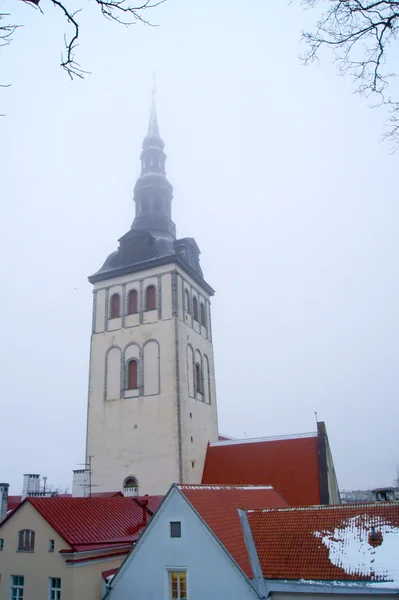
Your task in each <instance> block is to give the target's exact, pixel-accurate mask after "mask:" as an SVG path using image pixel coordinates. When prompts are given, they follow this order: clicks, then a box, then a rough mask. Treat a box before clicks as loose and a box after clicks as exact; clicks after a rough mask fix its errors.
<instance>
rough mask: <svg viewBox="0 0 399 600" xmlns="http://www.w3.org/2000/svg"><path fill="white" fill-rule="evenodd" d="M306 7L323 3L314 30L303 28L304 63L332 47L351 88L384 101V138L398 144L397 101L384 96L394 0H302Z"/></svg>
mask: <svg viewBox="0 0 399 600" xmlns="http://www.w3.org/2000/svg"><path fill="white" fill-rule="evenodd" d="M302 3H303V5H304V6H305V7H306V8H313V7H315V6H316V5H319V4H325V5H326V6H327V8H326V10H325V12H324V13H323V14H322V15H321V17H320V19H319V20H318V22H317V23H316V28H315V31H313V32H303V34H302V38H303V40H304V41H305V43H306V45H307V50H306V52H305V53H304V54H303V56H302V59H303V61H304V63H305V64H308V63H311V62H313V61H315V60H318V58H319V51H320V50H321V48H323V47H328V48H330V49H332V51H333V53H334V56H335V62H336V64H337V68H338V72H339V73H340V74H341V75H345V74H348V75H349V76H351V77H352V79H353V81H354V84H355V91H356V92H358V93H360V94H363V95H365V96H369V95H375V96H378V97H379V104H380V105H381V104H383V105H388V106H389V110H390V118H389V120H388V125H387V126H388V131H387V133H386V134H384V136H383V137H384V138H385V139H390V140H391V141H392V142H393V143H394V146H395V149H398V147H399V129H398V118H399V111H398V102H396V101H392V100H391V99H387V98H386V91H387V87H388V85H389V82H390V80H391V78H392V77H394V76H395V73H392V72H390V71H389V70H388V69H387V52H388V49H389V48H390V45H391V44H392V42H394V41H395V40H396V38H397V34H398V31H399V1H398V0H374V1H373V0H364V1H361V0H302Z"/></svg>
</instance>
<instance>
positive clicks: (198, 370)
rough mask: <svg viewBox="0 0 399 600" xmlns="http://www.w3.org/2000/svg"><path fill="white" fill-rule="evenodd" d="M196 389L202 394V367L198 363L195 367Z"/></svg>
mask: <svg viewBox="0 0 399 600" xmlns="http://www.w3.org/2000/svg"><path fill="white" fill-rule="evenodd" d="M195 387H196V391H197V392H199V393H201V394H202V385H201V367H200V366H199V364H198V363H197V364H196V365H195Z"/></svg>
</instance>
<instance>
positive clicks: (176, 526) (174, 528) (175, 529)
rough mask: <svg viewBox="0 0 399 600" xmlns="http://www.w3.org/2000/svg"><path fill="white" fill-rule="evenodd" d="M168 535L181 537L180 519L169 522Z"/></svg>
mask: <svg viewBox="0 0 399 600" xmlns="http://www.w3.org/2000/svg"><path fill="white" fill-rule="evenodd" d="M170 537H171V538H181V521H171V522H170Z"/></svg>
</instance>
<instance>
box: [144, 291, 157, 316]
mask: <svg viewBox="0 0 399 600" xmlns="http://www.w3.org/2000/svg"><path fill="white" fill-rule="evenodd" d="M145 308H146V310H154V309H155V308H156V302H155V286H153V285H149V286H148V288H147V290H146V292H145Z"/></svg>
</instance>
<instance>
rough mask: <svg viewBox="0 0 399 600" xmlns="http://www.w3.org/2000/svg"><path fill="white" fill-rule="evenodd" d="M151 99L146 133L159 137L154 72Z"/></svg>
mask: <svg viewBox="0 0 399 600" xmlns="http://www.w3.org/2000/svg"><path fill="white" fill-rule="evenodd" d="M151 93H152V100H151V110H150V122H149V123H148V134H147V135H149V136H153V135H155V136H157V137H159V128H158V119H157V109H156V105H155V94H156V93H157V89H156V86H155V73H154V75H153V84H152V92H151Z"/></svg>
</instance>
